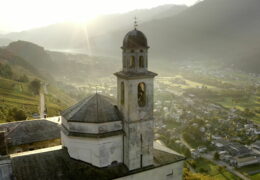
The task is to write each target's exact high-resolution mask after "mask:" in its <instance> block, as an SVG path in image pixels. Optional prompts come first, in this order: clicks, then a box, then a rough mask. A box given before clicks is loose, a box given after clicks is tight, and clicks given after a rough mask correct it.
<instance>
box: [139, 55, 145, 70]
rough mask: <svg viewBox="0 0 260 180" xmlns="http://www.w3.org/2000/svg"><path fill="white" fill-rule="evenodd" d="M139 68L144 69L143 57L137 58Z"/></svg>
mask: <svg viewBox="0 0 260 180" xmlns="http://www.w3.org/2000/svg"><path fill="white" fill-rule="evenodd" d="M139 67H140V68H144V57H143V56H140V57H139Z"/></svg>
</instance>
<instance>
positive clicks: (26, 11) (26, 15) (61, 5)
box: [0, 0, 198, 33]
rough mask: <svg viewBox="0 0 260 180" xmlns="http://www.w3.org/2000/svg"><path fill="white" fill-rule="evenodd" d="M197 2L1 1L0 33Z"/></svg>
mask: <svg viewBox="0 0 260 180" xmlns="http://www.w3.org/2000/svg"><path fill="white" fill-rule="evenodd" d="M196 1H198V0H2V1H1V3H0V4H1V11H0V33H7V32H13V31H22V30H26V29H31V28H37V27H42V26H46V25H49V24H54V23H58V22H64V21H75V22H82V21H88V20H90V19H93V18H94V17H97V16H99V15H102V14H112V13H124V12H127V11H131V10H135V9H144V8H152V7H156V6H159V5H164V4H185V5H188V6H191V5H193V4H194V3H195V2H196Z"/></svg>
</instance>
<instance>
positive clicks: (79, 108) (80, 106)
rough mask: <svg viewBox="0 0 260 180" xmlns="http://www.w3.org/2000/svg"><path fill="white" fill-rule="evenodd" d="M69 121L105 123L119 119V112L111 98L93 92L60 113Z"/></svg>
mask: <svg viewBox="0 0 260 180" xmlns="http://www.w3.org/2000/svg"><path fill="white" fill-rule="evenodd" d="M61 115H62V116H63V117H64V118H65V119H66V120H67V121H70V122H85V123H105V122H111V121H120V120H121V118H120V113H119V110H118V109H117V106H116V105H115V103H114V102H113V100H112V99H111V98H109V97H106V96H103V95H100V94H95V95H93V96H89V97H87V98H85V99H83V100H82V101H80V102H79V103H77V104H75V105H73V106H71V107H70V108H68V109H66V110H65V111H63V112H62V113H61Z"/></svg>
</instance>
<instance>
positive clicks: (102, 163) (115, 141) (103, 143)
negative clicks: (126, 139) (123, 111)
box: [61, 131, 123, 167]
mask: <svg viewBox="0 0 260 180" xmlns="http://www.w3.org/2000/svg"><path fill="white" fill-rule="evenodd" d="M122 138H123V137H122V135H117V136H112V137H106V138H87V137H73V136H66V135H65V134H64V133H63V132H62V131H61V139H62V145H63V146H65V147H67V149H68V153H69V155H70V157H72V158H74V159H78V160H81V161H84V162H87V163H90V164H92V165H94V166H97V167H106V166H108V165H110V164H111V163H112V162H113V161H117V162H119V163H120V162H122V161H123V157H122V156H123V149H122V147H123V140H122Z"/></svg>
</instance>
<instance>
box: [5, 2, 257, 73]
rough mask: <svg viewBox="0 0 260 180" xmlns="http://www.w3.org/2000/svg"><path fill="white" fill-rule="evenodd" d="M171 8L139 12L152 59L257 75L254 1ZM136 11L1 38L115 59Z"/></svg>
mask: <svg viewBox="0 0 260 180" xmlns="http://www.w3.org/2000/svg"><path fill="white" fill-rule="evenodd" d="M172 8H174V6H173V7H167V6H165V7H159V8H158V9H156V8H155V9H151V10H144V12H142V15H143V17H147V19H145V18H144V19H145V20H144V21H143V20H142V17H140V19H141V21H140V23H139V26H138V29H140V30H141V31H143V32H144V33H145V34H146V36H147V38H148V41H149V45H150V47H151V49H150V57H151V59H152V60H154V62H160V64H165V63H166V64H167V62H169V61H184V60H186V59H188V60H201V59H204V60H213V61H219V62H221V63H226V64H227V65H232V64H234V67H237V68H240V69H243V70H246V71H248V72H256V73H260V68H254V67H258V66H257V65H258V62H259V59H260V58H259V55H258V54H259V53H258V52H259V51H260V47H259V44H260V39H259V38H258V37H259V36H260V19H259V17H260V1H259V0H204V1H202V2H199V3H197V4H195V5H194V6H191V7H189V8H183V7H182V9H181V10H179V11H178V12H177V13H176V9H172ZM156 11H157V12H156ZM137 12H138V11H136V12H129V13H126V14H119V15H111V16H104V17H101V18H100V19H96V21H95V22H96V23H95V22H94V21H93V22H92V24H91V23H90V24H88V26H87V27H88V28H87V29H85V28H86V27H85V28H83V29H84V30H83V31H82V30H79V29H78V28H76V27H75V25H72V24H70V25H69V24H62V25H61V24H60V25H52V26H49V27H46V28H40V29H36V30H31V31H26V32H21V33H13V34H9V35H7V36H6V38H11V37H13V38H21V39H32V42H36V41H37V42H39V43H40V44H45V45H46V47H48V48H56V49H59V48H67V49H81V50H82V51H83V52H85V53H89V54H94V55H105V56H114V57H119V56H120V54H121V50H120V48H119V47H121V45H122V39H123V37H124V35H125V34H126V33H127V32H128V31H129V30H131V29H132V27H130V25H132V23H129V22H131V19H132V16H133V15H134V14H136V13H137ZM145 13H147V14H146V15H145ZM149 14H152V15H151V17H149ZM127 18H128V20H127ZM32 37H33V38H32ZM68 37H69V38H68ZM55 43H56V44H55ZM162 61H163V62H165V63H161V62H162Z"/></svg>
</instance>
